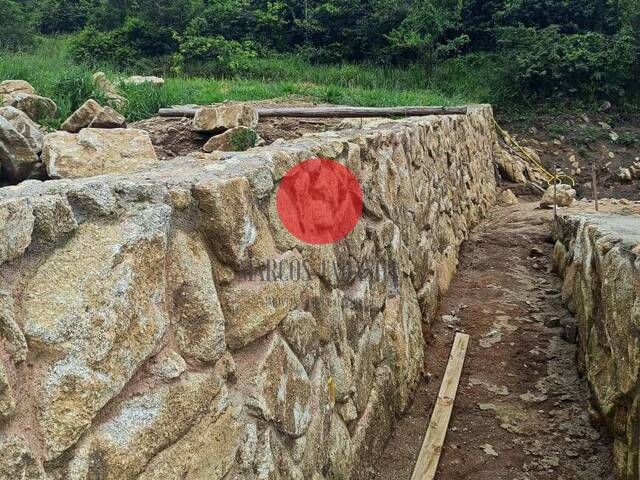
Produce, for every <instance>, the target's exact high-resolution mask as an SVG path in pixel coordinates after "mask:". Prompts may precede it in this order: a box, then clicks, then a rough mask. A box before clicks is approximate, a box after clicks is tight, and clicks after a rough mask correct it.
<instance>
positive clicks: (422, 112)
mask: <svg viewBox="0 0 640 480" xmlns="http://www.w3.org/2000/svg"><path fill="white" fill-rule="evenodd" d="M197 111H198V108H193V107H176V108H161V109H160V110H158V115H160V116H161V117H194V116H195V114H196V112H197ZM257 111H258V117H259V118H270V117H271V118H272V117H290V118H362V117H423V116H426V115H465V114H466V113H467V107H388V108H377V107H308V108H290V107H282V108H258V109H257Z"/></svg>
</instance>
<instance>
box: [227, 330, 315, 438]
mask: <svg viewBox="0 0 640 480" xmlns="http://www.w3.org/2000/svg"><path fill="white" fill-rule="evenodd" d="M235 360H236V362H237V364H238V388H239V389H240V390H241V391H243V392H244V393H245V394H246V395H247V403H248V405H249V407H250V408H252V409H254V410H256V411H257V412H258V413H259V414H260V415H261V416H262V417H263V418H264V419H265V420H267V421H272V422H274V423H275V425H276V427H277V428H278V430H280V431H282V432H284V433H286V434H288V435H291V436H293V437H299V436H301V435H303V434H304V433H305V432H306V431H307V429H308V427H309V422H310V421H311V382H310V381H309V377H308V376H307V372H306V371H305V369H304V367H303V366H302V364H301V363H300V362H299V361H298V359H297V358H296V356H295V355H294V353H293V352H292V351H291V349H290V348H289V346H288V345H287V344H286V342H285V341H284V340H283V339H282V337H280V335H278V334H277V333H273V334H271V335H269V337H268V338H266V339H265V340H264V341H262V342H258V343H257V344H256V345H253V346H252V347H250V348H248V349H246V350H244V351H243V352H242V353H241V354H239V355H237V356H236V358H235Z"/></svg>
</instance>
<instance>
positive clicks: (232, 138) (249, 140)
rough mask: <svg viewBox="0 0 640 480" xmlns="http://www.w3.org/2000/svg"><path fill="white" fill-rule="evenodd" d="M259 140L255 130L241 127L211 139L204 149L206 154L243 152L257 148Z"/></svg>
mask: <svg viewBox="0 0 640 480" xmlns="http://www.w3.org/2000/svg"><path fill="white" fill-rule="evenodd" d="M257 138H258V134H257V133H256V131H255V130H254V129H252V128H247V127H243V126H240V127H235V128H231V129H229V130H227V131H225V132H223V133H221V134H219V135H215V136H213V137H211V138H210V139H209V141H208V142H207V143H205V144H204V146H203V147H202V149H203V150H204V151H205V152H214V151H216V150H218V151H223V152H242V151H244V150H247V149H249V148H251V147H255V145H256V140H257Z"/></svg>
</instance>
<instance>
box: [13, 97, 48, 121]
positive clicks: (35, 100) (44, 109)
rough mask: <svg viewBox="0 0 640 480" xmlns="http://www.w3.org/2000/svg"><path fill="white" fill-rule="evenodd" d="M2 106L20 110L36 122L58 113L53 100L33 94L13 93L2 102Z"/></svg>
mask: <svg viewBox="0 0 640 480" xmlns="http://www.w3.org/2000/svg"><path fill="white" fill-rule="evenodd" d="M4 104H5V106H9V107H15V108H17V109H18V110H22V111H23V112H24V113H26V114H27V115H29V117H30V118H31V119H32V120H36V121H37V120H39V119H41V118H48V117H53V116H54V115H55V114H56V112H57V111H58V106H57V105H56V103H55V102H54V101H53V100H51V99H50V98H47V97H41V96H40V95H35V94H33V93H14V94H12V95H10V96H9V97H8V98H6V99H5V100H4Z"/></svg>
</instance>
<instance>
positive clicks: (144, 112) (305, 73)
mask: <svg viewBox="0 0 640 480" xmlns="http://www.w3.org/2000/svg"><path fill="white" fill-rule="evenodd" d="M68 46H69V38H68V37H57V38H51V37H49V38H45V39H42V41H41V42H39V44H38V46H37V47H36V48H35V49H34V50H33V51H32V52H28V53H12V54H3V55H2V56H0V81H2V80H7V79H23V80H27V81H28V82H30V83H31V84H32V85H33V86H34V87H35V89H36V91H37V92H38V93H39V94H40V95H44V96H47V97H50V98H52V99H53V100H54V101H55V102H56V103H57V104H58V115H57V117H56V118H54V119H50V120H49V121H48V122H46V123H47V125H48V126H49V127H52V128H55V127H57V126H59V124H60V123H61V122H62V121H63V120H64V119H65V118H66V117H67V116H69V114H71V113H72V112H73V110H74V109H76V108H77V107H78V106H79V105H81V104H82V103H83V102H84V101H86V100H87V99H88V98H95V99H96V100H98V101H103V100H104V99H103V98H101V95H100V93H99V92H96V91H95V90H94V88H93V85H92V82H91V75H92V74H93V72H95V71H97V70H98V69H99V70H102V71H104V72H106V73H107V75H108V76H109V78H111V79H112V80H115V79H117V78H118V77H122V76H126V75H129V74H134V73H135V74H146V73H148V72H141V71H136V72H126V71H116V70H114V69H113V68H111V67H109V65H107V64H105V65H99V66H97V67H93V68H89V67H87V66H84V65H78V64H74V63H72V62H71V61H70V60H69V59H68V58H67V50H68ZM481 67H482V64H480V63H479V64H478V65H475V66H474V65H469V64H468V63H464V62H460V61H458V62H450V63H448V64H444V65H442V66H441V67H439V68H438V69H437V70H436V71H434V72H433V73H432V74H431V75H427V74H426V73H425V70H424V69H423V68H421V67H419V66H410V67H407V68H384V67H379V66H370V65H354V64H340V65H331V66H324V65H311V64H309V63H308V62H305V61H304V60H303V59H302V58H300V57H297V56H293V55H289V56H282V55H280V56H276V57H273V58H267V59H263V58H260V59H255V61H254V62H252V65H251V68H250V71H246V72H244V73H243V74H242V75H237V76H235V77H233V78H197V77H189V78H183V77H169V78H166V83H165V85H164V86H163V87H161V88H156V87H149V86H129V87H122V88H121V90H122V92H121V93H122V94H123V95H124V96H125V97H127V99H128V101H129V104H128V106H127V107H125V108H122V109H121V110H122V113H123V114H125V115H126V116H127V118H128V119H129V120H130V121H135V120H139V119H142V118H148V117H150V116H152V115H154V114H155V113H156V112H157V110H158V108H161V107H166V106H170V105H176V104H187V103H195V104H210V103H216V102H221V101H223V100H241V101H242V100H262V99H269V98H276V97H291V96H297V97H303V98H305V99H307V100H310V101H315V102H326V103H335V104H347V105H358V106H396V105H397V106H401V105H453V104H462V103H471V102H483V101H491V100H492V98H495V97H496V96H495V95H493V93H495V92H494V90H495V89H496V84H495V82H494V79H495V78H497V77H495V75H493V76H492V75H491V68H487V67H486V65H485V67H484V68H481Z"/></svg>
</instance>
